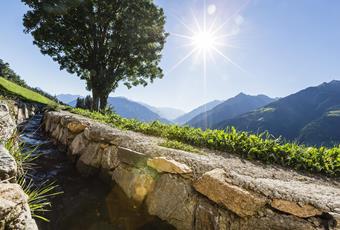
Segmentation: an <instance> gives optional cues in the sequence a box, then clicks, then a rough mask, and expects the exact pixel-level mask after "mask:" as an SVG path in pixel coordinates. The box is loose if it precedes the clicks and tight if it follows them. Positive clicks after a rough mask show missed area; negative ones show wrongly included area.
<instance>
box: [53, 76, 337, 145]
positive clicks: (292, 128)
mask: <svg viewBox="0 0 340 230" xmlns="http://www.w3.org/2000/svg"><path fill="white" fill-rule="evenodd" d="M57 97H58V99H59V100H61V101H64V102H65V103H68V104H70V105H72V106H75V100H74V99H75V98H77V97H79V95H70V94H64V95H58V96H57ZM71 99H73V101H70V100H71ZM108 103H109V104H110V105H111V106H112V107H113V108H114V110H115V112H117V113H118V114H119V115H121V116H123V117H126V118H134V119H138V120H141V121H147V122H149V121H155V120H159V121H162V122H165V123H176V124H180V125H184V124H186V125H189V126H192V127H197V128H202V129H206V128H210V129H225V128H226V127H228V126H234V127H236V129H237V130H244V131H249V132H252V133H258V132H263V131H268V132H269V133H270V134H272V135H274V136H275V137H279V136H281V137H282V138H284V139H286V140H289V141H298V142H300V143H304V144H307V145H326V146H330V145H334V144H338V143H340V129H339V127H340V81H331V82H329V83H323V84H321V85H319V86H315V87H309V88H306V89H303V90H301V91H299V92H297V93H294V94H292V95H289V96H287V97H283V98H279V99H278V98H276V99H274V98H270V97H268V96H265V95H257V96H251V95H246V94H244V93H240V94H238V95H236V96H235V97H232V98H230V99H228V100H225V101H219V100H215V101H211V102H209V103H207V104H204V105H202V106H199V107H198V108H196V109H194V110H192V111H190V112H188V113H184V112H183V111H181V110H178V109H173V108H167V107H164V108H157V107H154V106H150V105H147V104H145V103H140V102H135V101H132V100H129V99H126V98H122V97H110V98H109V100H108Z"/></svg>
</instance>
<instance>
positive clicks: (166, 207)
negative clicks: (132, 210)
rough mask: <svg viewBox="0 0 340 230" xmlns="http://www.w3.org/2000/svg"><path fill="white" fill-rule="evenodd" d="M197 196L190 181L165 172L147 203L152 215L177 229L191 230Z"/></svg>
mask: <svg viewBox="0 0 340 230" xmlns="http://www.w3.org/2000/svg"><path fill="white" fill-rule="evenodd" d="M196 203H197V197H196V195H195V194H194V191H193V189H192V187H191V186H190V183H188V181H186V180H185V179H183V178H182V177H178V176H176V175H171V174H163V175H162V176H160V178H159V179H158V181H157V183H156V186H155V189H154V190H153V191H152V192H151V193H150V194H149V195H148V197H147V199H146V205H147V207H148V211H149V213H150V214H151V215H156V216H158V217H159V218H161V219H163V220H166V221H167V222H169V223H170V224H172V225H174V226H175V227H176V228H177V229H183V230H189V229H190V230H191V229H193V225H194V211H195V207H196Z"/></svg>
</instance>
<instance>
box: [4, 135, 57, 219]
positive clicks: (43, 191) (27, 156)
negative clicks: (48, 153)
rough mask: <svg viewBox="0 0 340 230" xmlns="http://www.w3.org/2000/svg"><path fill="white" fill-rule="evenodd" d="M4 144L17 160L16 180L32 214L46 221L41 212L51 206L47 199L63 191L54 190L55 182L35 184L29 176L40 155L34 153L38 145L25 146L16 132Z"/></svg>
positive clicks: (55, 187)
mask: <svg viewBox="0 0 340 230" xmlns="http://www.w3.org/2000/svg"><path fill="white" fill-rule="evenodd" d="M4 144H5V148H6V149H7V150H8V151H9V153H10V154H11V155H12V156H13V157H14V159H15V160H16V162H17V165H18V171H19V173H18V176H17V182H18V184H19V185H20V186H21V187H22V188H23V190H24V192H25V193H26V194H27V196H28V205H29V207H30V210H31V212H32V216H33V217H34V218H38V219H41V220H43V221H47V222H48V219H47V218H45V217H44V216H43V213H44V212H47V211H49V207H51V202H50V201H49V199H50V198H51V197H54V196H57V195H59V194H62V193H63V192H55V190H56V189H57V188H58V186H57V185H56V184H55V182H50V183H48V182H45V183H43V184H40V185H39V186H36V185H35V184H34V182H33V180H32V179H31V178H29V175H28V171H30V170H32V169H34V167H35V164H34V161H35V160H36V159H37V158H39V157H40V156H41V154H37V153H36V151H37V148H38V146H36V147H32V148H25V146H24V143H23V142H20V140H19V134H18V133H14V134H13V135H12V136H11V138H9V139H8V140H7V141H6V142H5V143H4Z"/></svg>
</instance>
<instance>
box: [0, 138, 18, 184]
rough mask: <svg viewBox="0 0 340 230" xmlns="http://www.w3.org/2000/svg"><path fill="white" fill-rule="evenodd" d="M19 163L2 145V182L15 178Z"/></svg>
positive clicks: (0, 152) (0, 162)
mask: <svg viewBox="0 0 340 230" xmlns="http://www.w3.org/2000/svg"><path fill="white" fill-rule="evenodd" d="M16 174H17V163H16V161H15V159H14V158H13V156H12V155H11V154H10V153H9V152H8V150H7V149H6V148H5V147H4V146H3V145H1V144H0V181H2V180H7V179H10V178H15V176H16Z"/></svg>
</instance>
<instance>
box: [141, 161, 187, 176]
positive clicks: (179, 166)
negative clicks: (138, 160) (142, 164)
mask: <svg viewBox="0 0 340 230" xmlns="http://www.w3.org/2000/svg"><path fill="white" fill-rule="evenodd" d="M147 164H148V166H150V167H151V168H154V169H156V170H157V171H158V172H167V173H174V174H190V173H192V170H191V168H190V167H189V166H187V165H186V164H183V163H180V162H177V161H175V160H172V159H167V158H166V157H155V158H152V159H148V161H147Z"/></svg>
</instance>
